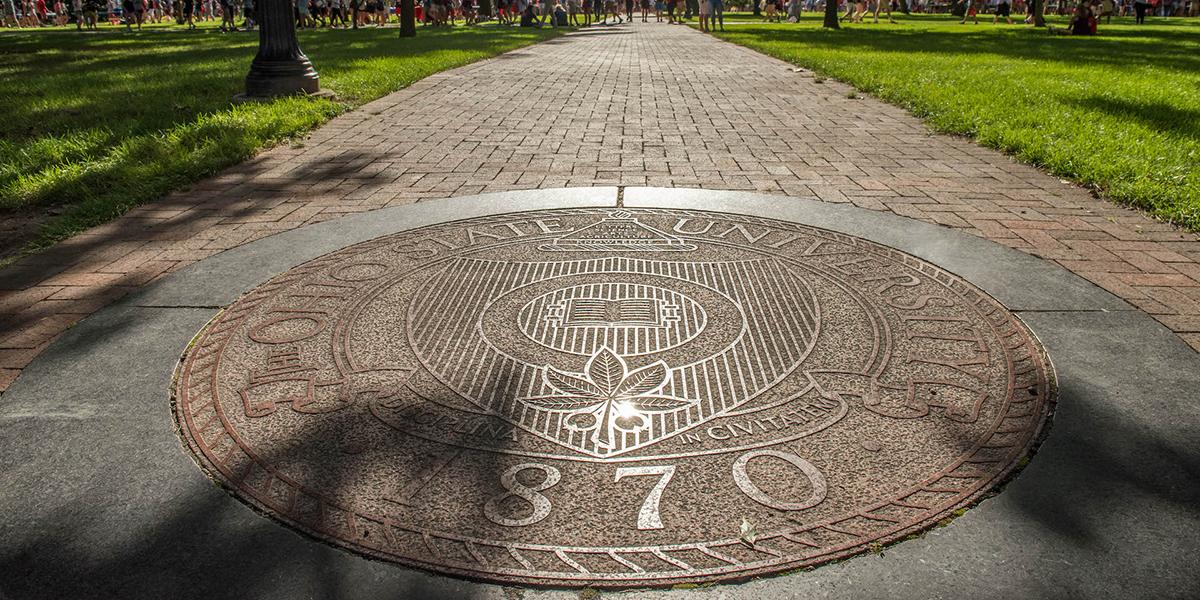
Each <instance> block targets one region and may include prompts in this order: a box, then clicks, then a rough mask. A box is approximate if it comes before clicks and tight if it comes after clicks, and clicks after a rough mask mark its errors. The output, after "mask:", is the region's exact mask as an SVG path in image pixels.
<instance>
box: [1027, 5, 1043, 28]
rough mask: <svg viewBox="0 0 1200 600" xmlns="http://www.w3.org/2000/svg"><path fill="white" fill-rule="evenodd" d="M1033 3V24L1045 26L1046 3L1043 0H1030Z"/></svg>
mask: <svg viewBox="0 0 1200 600" xmlns="http://www.w3.org/2000/svg"><path fill="white" fill-rule="evenodd" d="M1030 2H1031V3H1033V9H1032V10H1033V26H1034V27H1045V26H1046V5H1045V3H1044V2H1043V0H1030Z"/></svg>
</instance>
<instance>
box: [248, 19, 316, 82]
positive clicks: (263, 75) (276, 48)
mask: <svg viewBox="0 0 1200 600" xmlns="http://www.w3.org/2000/svg"><path fill="white" fill-rule="evenodd" d="M257 4H258V26H259V30H258V55H256V56H255V57H254V62H252V63H250V73H249V74H247V75H246V94H245V97H246V98H270V97H274V96H292V95H296V94H308V95H313V94H319V93H320V92H321V84H320V83H319V79H320V78H319V77H318V76H317V70H316V69H314V68H313V66H312V63H311V62H309V60H308V57H307V56H305V55H304V52H303V51H301V50H300V44H299V42H297V41H296V20H295V17H294V16H293V0H259V1H258V3H257Z"/></svg>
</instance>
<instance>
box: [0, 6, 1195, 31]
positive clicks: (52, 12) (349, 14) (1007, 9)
mask: <svg viewBox="0 0 1200 600" xmlns="http://www.w3.org/2000/svg"><path fill="white" fill-rule="evenodd" d="M255 1H256V0H0V12H3V13H4V14H3V17H4V19H3V24H4V25H5V26H8V27H13V26H15V27H45V26H64V25H68V24H72V23H73V24H75V26H76V27H77V28H79V29H84V28H87V29H95V28H96V26H97V24H98V23H102V22H109V23H112V24H114V25H116V24H124V25H125V26H126V27H127V28H134V27H136V28H138V29H140V28H141V26H142V25H143V24H146V23H160V22H169V21H174V22H176V23H178V24H180V25H185V26H187V27H188V28H195V27H196V23H197V22H200V21H215V20H217V19H220V20H221V26H220V28H221V29H222V30H226V31H231V30H235V29H253V28H254V26H255V25H254V3H255ZM291 1H293V2H294V3H295V4H294V6H295V17H296V25H297V27H301V28H315V27H321V28H351V27H366V26H371V25H374V26H384V25H387V24H388V23H389V22H392V21H394V20H398V19H399V13H400V2H401V1H402V0H291ZM408 1H412V2H414V14H415V15H416V20H417V22H419V23H422V24H424V25H428V26H434V27H438V26H446V25H457V24H458V23H459V22H460V21H461V22H462V23H463V24H464V25H471V24H474V23H477V22H479V21H481V20H483V19H485V18H487V19H490V18H493V17H494V18H495V19H497V20H499V21H500V22H501V23H504V24H508V25H519V26H524V27H541V26H554V27H566V26H577V27H579V26H588V25H592V24H593V23H596V24H608V23H612V22H614V21H615V22H618V23H620V22H626V21H632V20H634V19H636V18H640V19H641V21H642V22H647V21H649V20H650V18H651V17H653V19H654V21H655V22H659V23H662V22H666V23H682V22H684V21H687V20H691V19H692V18H694V17H699V18H700V28H701V29H703V30H706V31H707V30H708V29H710V28H712V27H720V28H721V29H722V30H724V24H725V12H726V11H727V10H728V11H735V12H741V11H743V10H751V9H752V8H753V5H752V4H751V0H492V3H491V4H492V6H490V7H488V8H489V9H490V10H485V11H484V13H486V14H481V12H480V10H479V8H480V7H479V4H478V3H479V1H480V0H408ZM829 1H836V2H838V12H839V13H841V15H842V16H841V18H842V19H843V20H845V21H850V22H858V23H861V22H862V21H863V19H864V18H866V17H868V16H870V17H871V18H872V19H873V21H874V22H876V23H878V22H879V17H880V13H881V12H882V13H884V14H885V16H886V17H887V19H888V20H889V21H892V20H893V17H892V14H893V13H894V12H899V11H900V8H901V6H900V3H899V0H829ZM825 2H826V0H759V7H758V8H759V9H760V10H761V12H762V16H763V18H764V19H766V20H767V21H790V22H796V21H799V20H800V17H801V15H802V14H803V13H805V12H814V11H823V10H824V8H825ZM1031 6H1032V2H1030V1H1029V0H909V2H908V6H907V9H908V10H909V11H911V12H917V13H945V12H951V13H954V14H956V15H960V16H961V17H962V23H966V22H967V21H971V22H973V23H978V22H979V14H981V13H983V14H990V15H991V16H992V22H993V23H999V22H1000V20H1001V19H1004V20H1005V22H1007V23H1013V19H1012V15H1013V14H1014V13H1016V14H1018V15H1020V14H1024V15H1025V22H1027V23H1028V22H1032V20H1033V15H1032V13H1031ZM1043 7H1044V10H1045V11H1046V13H1047V14H1052V13H1057V14H1060V15H1066V14H1072V19H1071V23H1072V25H1070V26H1069V27H1068V29H1069V30H1071V31H1082V26H1077V25H1075V23H1076V21H1078V20H1079V19H1080V18H1085V19H1089V20H1090V21H1089V22H1090V23H1091V24H1092V25H1093V26H1092V31H1093V32H1094V31H1095V27H1094V25H1095V23H1096V22H1098V21H1099V20H1100V19H1104V20H1105V21H1108V20H1110V19H1111V18H1112V17H1113V16H1121V17H1125V16H1133V17H1135V18H1136V21H1137V22H1138V23H1142V22H1143V21H1144V20H1145V18H1146V17H1147V16H1150V15H1154V16H1160V17H1172V16H1193V17H1194V16H1200V0H1085V1H1084V2H1082V3H1078V2H1075V1H1074V0H1044V2H1043ZM1081 9H1082V12H1081ZM1081 15H1082V16H1081ZM239 18H240V20H241V23H240V24H239V23H238V20H239ZM1059 31H1062V30H1059Z"/></svg>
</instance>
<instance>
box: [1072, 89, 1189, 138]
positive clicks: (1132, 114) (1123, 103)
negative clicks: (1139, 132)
mask: <svg viewBox="0 0 1200 600" xmlns="http://www.w3.org/2000/svg"><path fill="white" fill-rule="evenodd" d="M1064 101H1065V102H1067V103H1069V104H1074V105H1075V106H1078V107H1081V108H1086V109H1090V110H1095V111H1099V112H1102V113H1105V114H1108V115H1112V116H1114V117H1118V118H1122V119H1131V120H1134V121H1138V122H1140V123H1142V124H1143V125H1145V126H1147V127H1151V128H1153V129H1157V130H1159V131H1161V132H1163V133H1167V134H1174V135H1180V136H1194V135H1195V134H1196V132H1197V131H1200V109H1195V108H1185V107H1181V106H1176V105H1173V104H1167V103H1165V102H1155V101H1151V100H1147V99H1141V100H1139V101H1137V102H1133V101H1130V100H1127V99H1124V98H1116V97H1111V96H1088V97H1086V98H1064Z"/></svg>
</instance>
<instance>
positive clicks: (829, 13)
mask: <svg viewBox="0 0 1200 600" xmlns="http://www.w3.org/2000/svg"><path fill="white" fill-rule="evenodd" d="M825 28H826V29H841V28H842V26H841V24H839V23H838V3H837V0H825Z"/></svg>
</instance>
